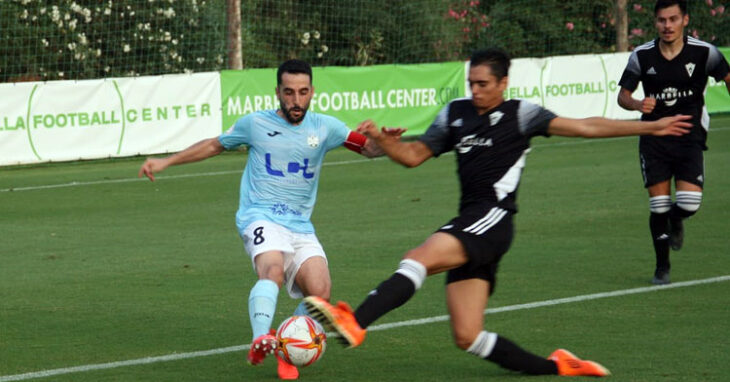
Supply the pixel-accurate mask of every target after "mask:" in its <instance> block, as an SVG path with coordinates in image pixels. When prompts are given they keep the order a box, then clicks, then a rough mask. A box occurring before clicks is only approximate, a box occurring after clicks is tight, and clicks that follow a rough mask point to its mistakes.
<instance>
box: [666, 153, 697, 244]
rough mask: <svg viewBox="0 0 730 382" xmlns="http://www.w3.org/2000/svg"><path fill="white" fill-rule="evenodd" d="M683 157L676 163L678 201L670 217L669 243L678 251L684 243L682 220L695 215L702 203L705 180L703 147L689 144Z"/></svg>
mask: <svg viewBox="0 0 730 382" xmlns="http://www.w3.org/2000/svg"><path fill="white" fill-rule="evenodd" d="M682 153H683V155H682V158H681V160H678V161H677V162H676V165H675V169H674V173H675V179H676V183H675V187H676V201H675V203H674V204H673V205H672V211H671V213H670V217H669V228H670V235H669V245H670V247H671V248H672V249H673V250H675V251H678V250H680V249H681V248H682V244H683V243H684V224H683V223H682V221H683V220H684V219H687V218H688V217H690V216H692V215H694V214H695V213H696V212H697V210H699V208H700V204H701V203H702V187H703V186H704V182H705V168H704V158H703V154H702V147H698V146H694V145H692V146H689V147H685V148H684V149H683V150H682Z"/></svg>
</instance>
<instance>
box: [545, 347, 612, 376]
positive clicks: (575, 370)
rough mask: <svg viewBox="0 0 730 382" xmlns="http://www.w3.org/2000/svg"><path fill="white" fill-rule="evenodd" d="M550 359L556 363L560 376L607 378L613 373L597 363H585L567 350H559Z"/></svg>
mask: <svg viewBox="0 0 730 382" xmlns="http://www.w3.org/2000/svg"><path fill="white" fill-rule="evenodd" d="M548 359H549V360H551V361H553V362H555V364H556V365H557V366H558V375H563V376H590V377H605V376H608V375H611V372H610V371H608V369H606V368H605V367H603V366H601V365H600V364H598V363H597V362H593V361H584V360H582V359H580V358H578V357H576V356H575V354H573V353H571V352H569V351H567V350H565V349H558V350H556V351H554V352H553V354H550V357H548Z"/></svg>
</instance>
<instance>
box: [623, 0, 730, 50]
mask: <svg viewBox="0 0 730 382" xmlns="http://www.w3.org/2000/svg"><path fill="white" fill-rule="evenodd" d="M654 3H655V2H654V1H653V0H639V1H634V2H632V3H630V4H629V6H628V8H629V9H628V14H629V43H630V44H631V45H633V46H638V45H641V44H643V43H644V42H646V41H649V40H651V39H654V38H656V37H657V33H656V27H655V26H654ZM687 13H688V14H689V25H688V26H687V28H685V33H686V34H687V35H688V36H694V37H696V38H699V39H701V40H704V41H707V42H709V43H711V44H713V45H715V46H729V45H730V34H728V29H729V28H730V14H729V13H730V1H728V0H696V1H688V2H687Z"/></svg>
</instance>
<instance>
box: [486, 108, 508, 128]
mask: <svg viewBox="0 0 730 382" xmlns="http://www.w3.org/2000/svg"><path fill="white" fill-rule="evenodd" d="M503 115H504V113H502V112H501V111H495V112H494V113H492V114H489V126H494V125H496V124H497V122H499V120H500V119H502V116H503Z"/></svg>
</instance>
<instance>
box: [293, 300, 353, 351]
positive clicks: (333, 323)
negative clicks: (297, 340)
mask: <svg viewBox="0 0 730 382" xmlns="http://www.w3.org/2000/svg"><path fill="white" fill-rule="evenodd" d="M304 304H305V305H306V306H307V310H308V311H309V314H311V315H312V318H314V319H315V320H317V321H319V323H320V324H322V325H323V326H324V327H325V328H327V330H333V331H336V332H337V333H339V334H340V342H342V343H343V344H344V345H347V346H348V347H351V348H354V347H355V346H358V345H360V344H361V343H362V342H363V341H364V340H365V334H366V333H367V330H365V329H363V328H361V327H360V324H358V323H357V320H356V319H355V314H354V313H353V312H352V308H350V306H349V305H347V303H345V302H342V301H339V302H338V303H337V306H333V305H331V304H330V303H328V302H327V301H326V300H324V299H322V298H320V297H316V296H309V297H306V298H304Z"/></svg>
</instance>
